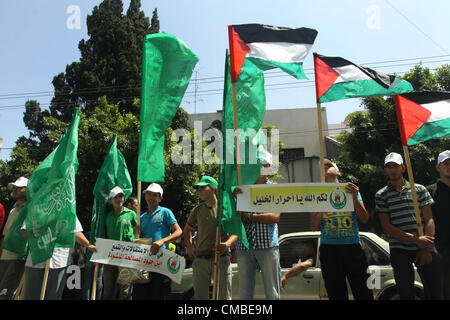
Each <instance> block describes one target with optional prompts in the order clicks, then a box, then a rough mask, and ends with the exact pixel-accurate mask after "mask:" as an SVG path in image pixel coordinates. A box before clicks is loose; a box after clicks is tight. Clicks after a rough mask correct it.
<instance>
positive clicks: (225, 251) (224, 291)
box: [183, 176, 237, 300]
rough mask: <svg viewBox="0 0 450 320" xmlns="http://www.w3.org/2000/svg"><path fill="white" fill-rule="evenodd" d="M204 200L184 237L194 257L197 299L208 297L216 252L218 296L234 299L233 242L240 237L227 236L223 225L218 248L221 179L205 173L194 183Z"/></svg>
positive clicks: (192, 212)
mask: <svg viewBox="0 0 450 320" xmlns="http://www.w3.org/2000/svg"><path fill="white" fill-rule="evenodd" d="M194 188H195V189H197V193H198V195H199V197H200V199H201V200H202V201H203V202H202V203H201V204H199V205H198V206H196V207H195V208H194V209H192V211H191V214H190V215H189V218H188V220H187V223H186V226H185V227H184V232H183V234H184V239H185V244H186V248H187V251H188V255H189V258H190V259H191V260H192V259H193V260H194V261H193V263H192V268H193V285H194V299H195V300H208V299H209V288H210V286H211V279H212V277H213V275H214V263H215V255H216V253H217V255H218V256H219V257H218V271H219V272H218V274H217V278H218V283H219V285H218V287H217V289H218V298H219V300H231V286H232V276H233V273H232V269H231V262H230V250H229V249H230V246H231V245H232V244H233V243H234V242H236V241H237V236H236V235H231V236H227V235H226V234H225V233H224V232H223V231H222V230H221V228H220V233H221V234H220V244H219V246H218V247H217V248H216V237H217V236H216V235H217V223H216V221H217V181H216V180H215V179H214V178H212V177H209V176H203V177H202V178H201V179H200V182H199V183H197V184H196V185H194ZM193 228H197V230H198V231H197V246H196V248H195V250H194V248H193V244H192V229H193Z"/></svg>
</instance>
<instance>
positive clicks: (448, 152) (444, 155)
mask: <svg viewBox="0 0 450 320" xmlns="http://www.w3.org/2000/svg"><path fill="white" fill-rule="evenodd" d="M449 158H450V150H445V151H442V152H441V153H439V156H438V160H437V163H438V164H441V162H443V161H445V160H447V159H449Z"/></svg>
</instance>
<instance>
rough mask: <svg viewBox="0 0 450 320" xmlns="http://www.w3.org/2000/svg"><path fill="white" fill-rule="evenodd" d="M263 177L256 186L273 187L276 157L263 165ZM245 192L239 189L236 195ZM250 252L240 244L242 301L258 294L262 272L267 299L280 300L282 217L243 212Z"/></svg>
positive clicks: (239, 264) (239, 242)
mask: <svg viewBox="0 0 450 320" xmlns="http://www.w3.org/2000/svg"><path fill="white" fill-rule="evenodd" d="M262 164H263V168H261V174H260V176H259V177H258V179H257V180H256V182H255V184H266V183H272V182H271V181H270V180H269V179H268V177H269V175H271V174H273V167H272V165H273V164H272V157H271V155H270V154H269V153H267V156H266V158H265V160H264V161H263V163H262ZM240 192H242V191H241V190H240V189H239V188H236V189H235V191H234V194H235V195H236V194H237V193H240ZM240 214H241V219H242V221H243V223H244V227H245V232H246V234H247V239H248V243H249V248H246V247H245V245H244V244H243V243H242V242H241V241H238V243H237V250H236V257H237V262H238V273H239V294H240V298H241V300H252V299H253V297H254V291H255V277H256V271H257V270H258V269H259V270H261V271H262V279H263V283H264V292H265V295H266V299H268V300H279V299H280V279H281V268H280V252H279V248H278V225H277V223H278V222H279V221H280V213H279V212H273V213H257V212H241V213H240Z"/></svg>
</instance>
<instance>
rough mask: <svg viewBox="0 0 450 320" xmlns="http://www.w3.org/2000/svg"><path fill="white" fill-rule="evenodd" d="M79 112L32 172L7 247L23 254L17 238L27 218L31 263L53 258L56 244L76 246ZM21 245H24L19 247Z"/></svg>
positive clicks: (22, 242)
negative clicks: (16, 241)
mask: <svg viewBox="0 0 450 320" xmlns="http://www.w3.org/2000/svg"><path fill="white" fill-rule="evenodd" d="M79 123H80V115H79V113H78V110H75V113H74V116H73V118H72V124H71V126H70V128H69V129H68V130H67V132H66V133H65V134H64V135H63V136H62V137H61V140H60V142H59V145H58V146H57V147H56V149H55V150H54V151H53V152H52V153H51V154H50V155H49V156H48V157H47V158H45V159H44V161H42V163H41V164H40V165H39V166H38V167H37V168H36V169H35V170H34V171H33V173H32V174H31V177H30V179H29V181H28V185H27V189H26V196H27V203H26V205H25V206H24V208H23V209H22V211H21V213H20V215H19V217H18V219H17V221H16V223H15V226H14V227H13V230H12V231H14V232H10V234H11V237H10V236H9V235H8V238H10V239H7V240H5V242H7V243H6V246H5V248H6V249H8V250H10V251H13V252H16V253H19V254H21V253H23V250H24V248H23V245H24V241H23V240H21V241H19V245H17V244H12V245H11V242H13V241H14V240H18V235H19V233H20V227H21V225H22V223H23V221H24V220H25V222H26V229H27V241H28V246H29V250H30V254H31V260H32V264H33V265H34V264H38V263H41V262H44V261H46V260H47V259H49V258H51V257H52V255H53V249H54V248H55V247H61V248H73V247H74V245H75V234H74V233H73V230H75V220H76V199H75V173H76V172H77V170H78V160H77V150H78V125H79ZM20 245H22V248H20Z"/></svg>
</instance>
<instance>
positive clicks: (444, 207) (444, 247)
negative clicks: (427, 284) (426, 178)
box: [427, 150, 450, 300]
mask: <svg viewBox="0 0 450 320" xmlns="http://www.w3.org/2000/svg"><path fill="white" fill-rule="evenodd" d="M436 170H437V171H438V172H439V179H438V180H437V182H436V183H434V184H432V185H430V186H428V187H427V189H428V191H429V192H430V194H431V196H432V197H433V200H434V204H433V205H431V210H432V212H433V219H434V223H435V227H436V235H435V236H436V239H435V245H436V250H437V251H438V252H439V255H440V257H441V281H442V291H443V297H444V299H445V300H449V299H450V212H449V211H450V150H445V151H443V152H441V153H440V154H439V156H438V159H437V163H436Z"/></svg>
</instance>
